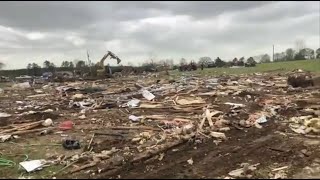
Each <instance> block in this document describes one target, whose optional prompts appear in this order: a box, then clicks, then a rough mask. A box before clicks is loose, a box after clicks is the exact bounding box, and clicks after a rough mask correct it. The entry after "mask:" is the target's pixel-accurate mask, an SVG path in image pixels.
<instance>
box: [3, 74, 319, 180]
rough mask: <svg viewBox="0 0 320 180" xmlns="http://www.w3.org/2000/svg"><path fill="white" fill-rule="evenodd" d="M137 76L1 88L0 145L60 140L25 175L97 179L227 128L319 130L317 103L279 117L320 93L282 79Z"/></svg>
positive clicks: (223, 135) (220, 136)
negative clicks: (48, 169)
mask: <svg viewBox="0 0 320 180" xmlns="http://www.w3.org/2000/svg"><path fill="white" fill-rule="evenodd" d="M141 78H143V77H133V76H132V77H130V78H126V79H125V78H122V79H119V80H117V81H116V80H114V79H109V80H106V81H93V82H75V83H49V84H46V85H43V86H32V87H31V86H28V85H27V84H26V83H25V84H18V85H14V86H13V87H9V88H3V92H1V94H0V95H1V98H2V99H3V100H2V102H1V108H0V109H1V112H0V142H2V144H5V143H9V142H10V141H14V142H15V143H20V142H23V139H25V138H33V137H34V136H39V137H41V138H53V139H54V140H56V141H55V142H57V143H59V141H62V142H61V148H63V149H65V151H68V152H71V154H70V153H68V154H69V155H67V156H66V155H65V154H52V155H50V156H48V157H44V158H46V159H45V160H44V159H42V160H41V161H40V160H39V161H32V163H36V165H35V164H32V165H31V164H27V163H26V162H28V161H24V162H22V165H23V167H24V168H25V169H26V170H27V171H28V172H31V171H34V170H36V169H39V168H41V167H45V165H46V164H48V163H49V164H50V165H51V166H52V165H57V164H60V165H64V166H65V167H64V168H63V169H62V170H61V171H58V172H55V175H57V174H58V173H61V172H62V171H63V172H64V173H65V174H70V173H71V174H72V173H76V172H79V171H85V170H86V171H85V173H89V174H90V175H92V176H95V175H97V174H99V173H105V172H107V171H110V170H114V169H120V168H121V167H123V166H125V165H126V164H132V163H137V162H141V161H144V160H147V159H150V158H152V157H154V156H156V155H160V157H159V158H158V159H160V160H161V159H162V158H163V156H164V155H165V152H166V151H167V150H168V149H171V148H173V147H175V146H178V145H180V144H182V143H184V142H187V141H189V142H190V141H192V142H194V143H202V142H204V141H208V140H212V141H213V143H215V144H220V143H222V142H223V141H228V132H229V131H231V130H232V129H238V130H243V129H247V128H258V129H261V128H264V124H265V123H270V122H274V121H282V122H286V121H288V124H289V125H288V126H289V127H290V128H291V129H292V131H293V132H295V133H300V134H318V133H319V132H320V119H319V108H320V106H319V105H314V106H313V107H312V106H311V107H310V106H309V107H306V108H303V109H302V110H301V111H299V113H298V114H299V116H296V115H293V114H291V115H290V116H288V115H284V112H285V111H289V110H290V109H296V107H297V102H296V100H297V99H300V98H302V97H303V98H306V97H307V96H309V97H312V96H313V94H312V93H318V94H319V92H318V91H317V90H314V92H311V91H305V92H303V93H301V94H294V93H292V90H295V89H297V88H296V85H295V86H293V87H292V86H291V85H290V82H291V81H292V80H290V78H289V80H288V79H287V76H283V75H278V76H268V74H258V73H256V74H253V75H241V76H220V77H206V78H203V77H195V76H189V77H181V78H179V79H175V80H174V81H173V80H165V79H160V80H159V79H155V78H144V79H143V81H142V80H138V81H137V80H136V79H141ZM291 79H292V78H291ZM304 80H305V79H304ZM308 81H309V80H308ZM288 83H289V85H288ZM297 86H298V85H297ZM303 87H304V86H303ZM289 90H290V91H289ZM306 114H308V115H306ZM239 133H241V132H239ZM79 150H80V151H79ZM161 157H162V158H161ZM190 162H191V161H190ZM29 163H31V162H29ZM20 165H21V163H20ZM30 167H33V168H31V169H30ZM248 167H249V169H250V167H251V166H249V165H248ZM252 167H254V168H256V165H252ZM87 170H88V171H87ZM241 172H242V170H241ZM238 173H239V172H238V171H236V172H230V173H229V175H230V176H231V175H234V174H238Z"/></svg>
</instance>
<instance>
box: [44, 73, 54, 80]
mask: <svg viewBox="0 0 320 180" xmlns="http://www.w3.org/2000/svg"><path fill="white" fill-rule="evenodd" d="M52 76H53V74H52V72H44V73H43V74H42V77H43V78H45V79H48V78H51V77H52Z"/></svg>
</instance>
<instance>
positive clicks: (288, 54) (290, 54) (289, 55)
mask: <svg viewBox="0 0 320 180" xmlns="http://www.w3.org/2000/svg"><path fill="white" fill-rule="evenodd" d="M286 59H287V61H291V60H293V59H294V50H293V49H292V48H289V49H287V50H286Z"/></svg>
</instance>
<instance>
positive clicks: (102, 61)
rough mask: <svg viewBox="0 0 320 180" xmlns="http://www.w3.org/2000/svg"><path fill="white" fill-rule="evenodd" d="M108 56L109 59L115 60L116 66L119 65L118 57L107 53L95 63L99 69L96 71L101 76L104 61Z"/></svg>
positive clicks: (103, 69) (109, 52)
mask: <svg viewBox="0 0 320 180" xmlns="http://www.w3.org/2000/svg"><path fill="white" fill-rule="evenodd" d="M108 56H110V58H111V59H116V60H117V64H119V63H120V62H121V59H120V58H118V56H116V55H115V54H113V53H112V52H111V51H108V53H107V54H105V55H104V56H103V57H102V59H101V60H100V62H98V63H97V65H98V66H99V67H100V68H101V70H98V72H99V74H102V73H103V72H104V71H105V67H104V61H105V60H106V59H107V58H108Z"/></svg>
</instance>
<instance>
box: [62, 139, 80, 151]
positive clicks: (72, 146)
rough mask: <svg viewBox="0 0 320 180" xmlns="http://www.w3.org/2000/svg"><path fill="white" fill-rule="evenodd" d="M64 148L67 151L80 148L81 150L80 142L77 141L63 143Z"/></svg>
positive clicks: (68, 140) (67, 140)
mask: <svg viewBox="0 0 320 180" xmlns="http://www.w3.org/2000/svg"><path fill="white" fill-rule="evenodd" d="M62 146H63V147H64V148H65V149H68V150H72V149H80V148H81V146H80V142H79V141H77V140H70V139H66V140H64V141H63V143H62Z"/></svg>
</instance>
